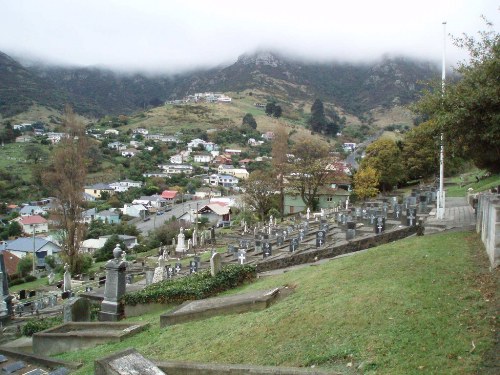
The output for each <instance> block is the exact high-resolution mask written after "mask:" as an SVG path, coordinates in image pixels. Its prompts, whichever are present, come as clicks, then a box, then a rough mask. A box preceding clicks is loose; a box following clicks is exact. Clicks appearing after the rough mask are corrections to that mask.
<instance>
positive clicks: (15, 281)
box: [9, 278, 25, 286]
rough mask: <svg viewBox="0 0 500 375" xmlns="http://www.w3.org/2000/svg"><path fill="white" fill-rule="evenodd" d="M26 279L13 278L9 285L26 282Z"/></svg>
mask: <svg viewBox="0 0 500 375" xmlns="http://www.w3.org/2000/svg"><path fill="white" fill-rule="evenodd" d="M24 283H25V280H24V279H23V278H19V279H14V280H11V281H10V283H9V286H14V285H20V284H24Z"/></svg>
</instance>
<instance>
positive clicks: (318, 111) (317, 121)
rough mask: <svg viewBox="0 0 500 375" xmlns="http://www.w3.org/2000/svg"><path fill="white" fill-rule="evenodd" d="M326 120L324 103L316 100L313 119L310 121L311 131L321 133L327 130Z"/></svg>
mask: <svg viewBox="0 0 500 375" xmlns="http://www.w3.org/2000/svg"><path fill="white" fill-rule="evenodd" d="M326 123H327V122H326V118H325V108H324V106H323V102H322V101H321V100H319V99H316V100H315V101H314V103H313V105H312V106H311V118H310V119H309V125H310V126H311V130H313V131H315V132H317V133H321V132H323V131H324V130H326Z"/></svg>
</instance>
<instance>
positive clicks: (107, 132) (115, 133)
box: [104, 129, 120, 135]
mask: <svg viewBox="0 0 500 375" xmlns="http://www.w3.org/2000/svg"><path fill="white" fill-rule="evenodd" d="M104 134H114V135H118V134H120V131H119V130H116V129H106V130H105V131H104Z"/></svg>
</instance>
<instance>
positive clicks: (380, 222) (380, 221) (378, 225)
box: [373, 216, 385, 234]
mask: <svg viewBox="0 0 500 375" xmlns="http://www.w3.org/2000/svg"><path fill="white" fill-rule="evenodd" d="M373 231H374V232H375V233H376V234H382V232H384V231H385V218H384V217H383V216H379V217H377V220H376V221H375V224H374V226H373Z"/></svg>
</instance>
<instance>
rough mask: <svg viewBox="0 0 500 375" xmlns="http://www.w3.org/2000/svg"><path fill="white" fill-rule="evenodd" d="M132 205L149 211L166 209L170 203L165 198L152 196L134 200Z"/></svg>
mask: <svg viewBox="0 0 500 375" xmlns="http://www.w3.org/2000/svg"><path fill="white" fill-rule="evenodd" d="M132 204H133V205H135V204H140V205H143V206H144V207H146V208H147V209H150V208H156V209H158V208H162V207H166V206H167V204H168V202H167V200H166V199H165V198H162V197H161V196H160V195H151V196H142V197H140V198H138V199H134V200H133V201H132Z"/></svg>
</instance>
